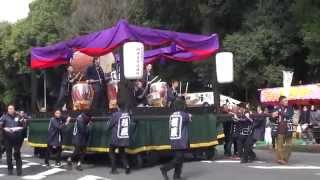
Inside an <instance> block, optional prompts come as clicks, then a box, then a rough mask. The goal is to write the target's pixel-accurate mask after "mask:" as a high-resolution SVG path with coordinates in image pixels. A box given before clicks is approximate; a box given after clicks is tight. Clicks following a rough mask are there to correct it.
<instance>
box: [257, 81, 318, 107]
mask: <svg viewBox="0 0 320 180" xmlns="http://www.w3.org/2000/svg"><path fill="white" fill-rule="evenodd" d="M280 96H287V98H288V101H289V103H290V104H298V105H311V104H320V84H308V85H301V86H291V87H289V88H283V87H278V88H266V89H262V90H261V95H260V101H261V103H263V104H267V105H276V104H278V99H279V97H280Z"/></svg>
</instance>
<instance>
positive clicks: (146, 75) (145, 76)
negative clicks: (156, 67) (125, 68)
mask: <svg viewBox="0 0 320 180" xmlns="http://www.w3.org/2000/svg"><path fill="white" fill-rule="evenodd" d="M153 78H154V75H153V71H152V64H147V65H146V67H145V71H144V72H143V80H144V82H145V83H147V82H149V81H151V80H152V79H153ZM145 86H146V84H145Z"/></svg>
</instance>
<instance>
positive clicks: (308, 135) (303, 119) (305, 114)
mask: <svg viewBox="0 0 320 180" xmlns="http://www.w3.org/2000/svg"><path fill="white" fill-rule="evenodd" d="M310 113H311V112H310V111H309V109H308V107H307V106H303V108H302V112H301V113H300V118H299V125H300V127H301V132H302V138H303V140H304V141H305V143H306V144H310V143H312V132H311V128H310Z"/></svg>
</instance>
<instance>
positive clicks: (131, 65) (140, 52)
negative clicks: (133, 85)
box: [123, 42, 144, 79]
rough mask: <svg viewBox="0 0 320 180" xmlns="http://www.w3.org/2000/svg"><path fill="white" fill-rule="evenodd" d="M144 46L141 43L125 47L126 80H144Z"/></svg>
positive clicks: (128, 43) (125, 45) (126, 44)
mask: <svg viewBox="0 0 320 180" xmlns="http://www.w3.org/2000/svg"><path fill="white" fill-rule="evenodd" d="M143 61H144V46H143V44H142V43H140V42H127V43H125V44H124V45H123V66H124V77H125V78H126V79H142V78H143Z"/></svg>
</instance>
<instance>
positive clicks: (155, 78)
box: [149, 76, 159, 84]
mask: <svg viewBox="0 0 320 180" xmlns="http://www.w3.org/2000/svg"><path fill="white" fill-rule="evenodd" d="M158 77H159V76H156V77H154V78H153V79H152V80H151V81H149V84H151V83H153V82H154V81H155V80H157V78H158Z"/></svg>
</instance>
